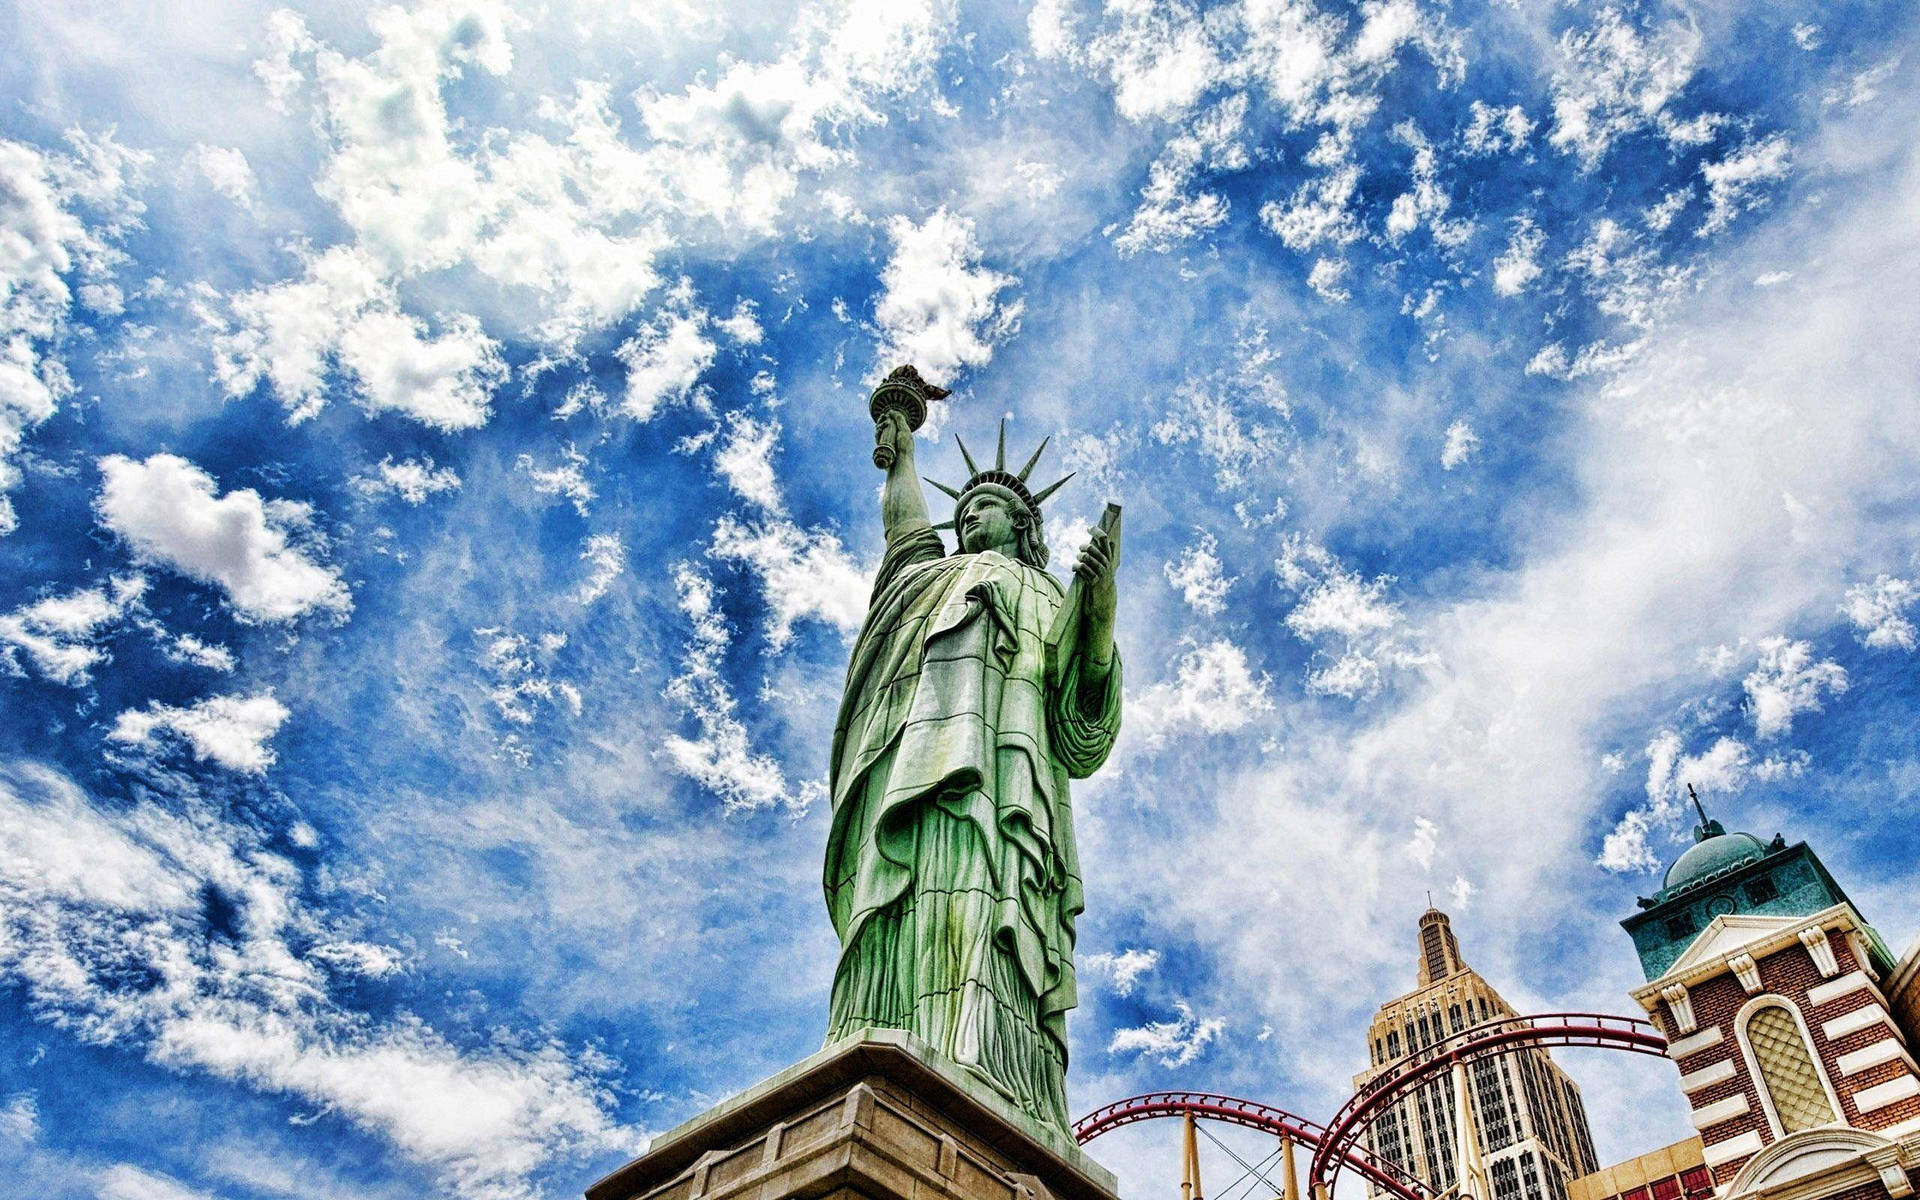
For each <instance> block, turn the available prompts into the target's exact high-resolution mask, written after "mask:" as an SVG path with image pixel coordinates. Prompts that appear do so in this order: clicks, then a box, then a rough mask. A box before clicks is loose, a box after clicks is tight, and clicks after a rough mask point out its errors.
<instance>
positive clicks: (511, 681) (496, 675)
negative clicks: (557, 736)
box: [473, 626, 584, 750]
mask: <svg viewBox="0 0 1920 1200" xmlns="http://www.w3.org/2000/svg"><path fill="white" fill-rule="evenodd" d="M473 636H474V637H475V638H477V639H478V640H479V642H480V652H479V654H478V656H477V659H478V662H479V664H480V669H481V671H482V672H484V673H485V674H486V676H487V678H488V686H487V699H489V700H491V701H492V702H493V707H494V710H495V711H496V712H498V713H499V714H500V717H501V719H502V720H505V721H508V722H510V723H512V724H514V725H523V726H524V725H531V724H533V723H534V720H535V719H536V717H538V715H539V710H540V707H541V706H546V707H550V708H559V709H562V710H564V711H566V712H569V713H571V714H573V715H574V716H576V717H577V716H579V715H580V712H581V709H582V707H583V706H584V700H583V697H582V696H581V694H580V689H579V688H578V687H576V686H574V685H573V684H572V683H569V682H567V681H566V680H565V679H561V678H558V677H556V675H555V673H554V666H555V658H556V656H557V655H558V654H559V653H560V651H561V650H562V649H564V648H565V647H566V644H567V635H566V634H564V633H559V632H557V631H549V632H547V633H543V634H540V635H538V636H536V637H528V636H527V635H526V634H523V633H516V632H515V631H513V630H511V629H506V628H502V627H500V626H486V627H483V628H480V629H476V630H474V631H473ZM514 745H517V743H515V744H514ZM512 748H513V746H512V745H510V746H509V749H510V750H511V749H512Z"/></svg>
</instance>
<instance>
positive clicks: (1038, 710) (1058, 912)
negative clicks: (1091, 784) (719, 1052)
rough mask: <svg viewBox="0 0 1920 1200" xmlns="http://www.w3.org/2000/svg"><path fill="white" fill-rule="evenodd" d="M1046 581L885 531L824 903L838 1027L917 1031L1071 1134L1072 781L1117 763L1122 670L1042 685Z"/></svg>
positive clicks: (839, 745)
mask: <svg viewBox="0 0 1920 1200" xmlns="http://www.w3.org/2000/svg"><path fill="white" fill-rule="evenodd" d="M1064 599H1065V593H1064V592H1063V590H1062V588H1061V586H1060V583H1059V582H1058V581H1057V580H1056V579H1055V578H1054V577H1053V576H1052V575H1051V574H1049V573H1047V572H1046V571H1044V570H1039V569H1036V568H1034V567H1031V566H1028V565H1026V564H1025V563H1021V562H1018V561H1016V560H1014V559H1012V558H1009V557H1007V556H1005V555H1002V554H999V553H997V552H994V551H986V552H982V553H978V554H954V555H951V556H948V555H946V554H945V553H944V548H943V546H942V545H941V542H940V539H939V536H938V535H937V534H935V533H934V532H933V531H932V530H931V529H930V528H929V527H928V526H927V525H926V524H925V523H924V522H921V523H916V524H913V525H910V526H908V527H907V528H905V529H902V530H899V531H897V532H896V533H895V534H894V535H893V536H892V537H891V538H890V539H889V542H888V546H887V553H886V557H885V559H884V560H883V561H882V563H881V567H880V574H879V577H878V579H877V580H876V581H875V584H874V590H873V597H872V600H871V602H870V604H869V608H868V612H867V619H866V623H865V625H864V626H863V627H862V629H861V631H860V636H859V638H858V640H857V641H856V642H855V645H854V650H853V660H852V663H851V664H850V666H849V667H848V670H847V685H846V691H845V694H844V696H843V697H842V699H841V703H840V713H839V718H838V720H837V722H836V723H835V728H834V744H833V760H832V765H831V769H830V775H829V786H830V790H831V793H832V798H833V822H832V830H831V833H830V834H829V838H828V843H827V859H826V879H825V883H826V895H827V908H828V911H829V912H830V913H831V915H832V918H833V925H834V930H835V932H836V933H838V934H839V936H840V944H841V955H840V962H839V966H838V968H837V969H836V971H835V974H834V982H833V999H832V1005H831V1017H830V1022H829V1029H828V1040H829V1041H832V1040H835V1039H837V1038H840V1037H844V1036H846V1035H848V1034H851V1033H853V1032H855V1031H856V1030H859V1029H862V1028H866V1027H880V1028H893V1029H905V1030H908V1031H909V1032H912V1033H914V1034H916V1035H918V1036H920V1037H921V1038H923V1039H924V1040H925V1041H927V1042H929V1043H930V1044H931V1045H933V1047H934V1048H935V1049H937V1050H939V1051H940V1052H942V1053H943V1054H945V1055H947V1056H948V1057H949V1058H951V1059H952V1060H953V1061H955V1062H956V1063H958V1064H959V1065H961V1066H962V1067H964V1068H966V1069H967V1070H969V1071H970V1072H971V1073H972V1074H973V1075H974V1076H975V1077H977V1078H979V1079H980V1080H981V1081H983V1082H984V1083H985V1084H987V1085H988V1086H989V1087H991V1088H992V1089H994V1090H996V1091H998V1092H999V1093H1001V1094H1002V1095H1003V1096H1005V1097H1006V1098H1007V1099H1009V1100H1010V1101H1012V1102H1013V1103H1014V1104H1016V1105H1017V1106H1019V1107H1020V1108H1021V1109H1023V1110H1024V1111H1026V1112H1027V1113H1029V1114H1030V1115H1032V1116H1033V1117H1035V1118H1036V1119H1039V1120H1042V1121H1045V1122H1048V1123H1050V1124H1054V1125H1057V1126H1059V1127H1060V1128H1062V1129H1064V1128H1065V1127H1066V1123H1067V1114H1066V1097H1065V1073H1066V1061H1067V1043H1066V1012H1067V1010H1068V1009H1070V1008H1072V1007H1074V1005H1075V1003H1076V993H1075V987H1074V971H1073V940H1074V919H1075V917H1076V916H1078V915H1079V913H1080V911H1081V907H1082V905H1081V884H1080V869H1079V859H1078V857H1077V855H1076V853H1075V850H1074V842H1073V824H1072V813H1071V809H1070V806H1069V802H1068V794H1067V781H1068V780H1069V779H1070V778H1084V777H1085V776H1087V775H1090V774H1092V773H1093V771H1094V770H1095V769H1097V768H1098V767H1099V766H1100V764H1101V763H1102V762H1103V761H1104V760H1105V759H1106V756H1107V752H1108V751H1109V750H1110V749H1111V748H1112V746H1113V739H1114V736H1115V734H1116V733H1117V732H1118V730H1119V723H1120V669H1119V663H1118V661H1117V660H1116V662H1115V663H1114V667H1113V670H1112V671H1111V673H1110V674H1109V676H1108V677H1107V679H1106V680H1105V681H1104V683H1103V684H1102V685H1101V686H1100V687H1098V688H1083V687H1082V686H1081V680H1080V669H1079V667H1080V664H1079V663H1078V662H1077V661H1076V659H1075V658H1074V657H1073V655H1072V653H1071V650H1072V648H1070V647H1068V648H1063V649H1065V650H1066V651H1067V653H1066V654H1065V655H1063V656H1062V662H1061V665H1060V666H1059V667H1058V668H1057V677H1056V678H1052V679H1049V677H1048V671H1047V665H1046V661H1047V653H1046V641H1045V639H1046V634H1047V631H1048V630H1049V629H1051V628H1052V625H1053V622H1054V617H1055V615H1056V614H1057V613H1058V612H1059V609H1060V606H1061V604H1062V603H1063V602H1064Z"/></svg>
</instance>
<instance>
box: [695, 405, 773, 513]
mask: <svg viewBox="0 0 1920 1200" xmlns="http://www.w3.org/2000/svg"><path fill="white" fill-rule="evenodd" d="M779 442H780V423H779V422H778V421H774V420H767V419H761V418H757V417H753V416H750V415H748V414H746V413H741V412H733V413H728V414H727V436H726V441H724V442H723V443H721V445H720V449H719V450H717V451H715V452H714V456H713V466H714V469H715V470H717V471H719V472H720V475H721V477H722V478H724V479H725V480H726V481H727V486H728V487H729V488H731V489H733V493H734V495H736V496H739V497H740V498H741V499H743V500H746V501H748V502H749V503H751V504H755V505H757V506H759V507H760V508H761V509H762V510H764V511H765V512H766V513H767V514H768V515H769V516H778V515H779V514H780V513H781V512H782V511H784V509H785V508H786V505H785V503H784V502H783V501H782V500H781V498H780V476H779V473H778V472H777V471H775V470H774V466H773V453H774V449H775V448H776V447H777V446H778V445H779Z"/></svg>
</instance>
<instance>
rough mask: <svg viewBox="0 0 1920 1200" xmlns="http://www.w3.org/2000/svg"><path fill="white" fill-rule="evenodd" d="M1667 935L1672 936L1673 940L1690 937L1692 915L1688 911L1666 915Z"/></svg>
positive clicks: (1691, 932)
mask: <svg viewBox="0 0 1920 1200" xmlns="http://www.w3.org/2000/svg"><path fill="white" fill-rule="evenodd" d="M1667 936H1668V937H1670V938H1673V939H1674V940H1675V941H1678V940H1679V939H1681V938H1684V937H1692V936H1693V916H1692V915H1691V914H1690V913H1681V914H1680V915H1679V916H1677V917H1668V918H1667Z"/></svg>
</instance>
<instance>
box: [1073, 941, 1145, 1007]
mask: <svg viewBox="0 0 1920 1200" xmlns="http://www.w3.org/2000/svg"><path fill="white" fill-rule="evenodd" d="M1159 965H1160V952H1159V951H1158V950H1138V949H1126V950H1122V951H1120V952H1119V953H1118V954H1087V955H1083V956H1082V957H1081V959H1080V974H1081V976H1082V978H1089V979H1106V980H1108V981H1109V982H1110V984H1111V986H1112V988H1113V994H1114V995H1116V996H1131V995H1133V985H1134V984H1136V983H1138V982H1139V981H1140V977H1141V976H1142V975H1145V974H1146V973H1147V972H1148V971H1151V970H1153V969H1154V968H1155V967H1157V966H1159Z"/></svg>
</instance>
